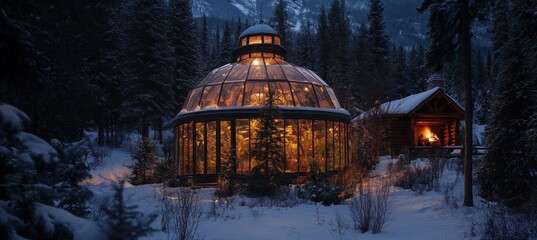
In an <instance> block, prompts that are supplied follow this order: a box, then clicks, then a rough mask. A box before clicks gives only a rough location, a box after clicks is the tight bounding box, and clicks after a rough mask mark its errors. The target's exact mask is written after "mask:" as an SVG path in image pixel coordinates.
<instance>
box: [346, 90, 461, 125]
mask: <svg viewBox="0 0 537 240" xmlns="http://www.w3.org/2000/svg"><path fill="white" fill-rule="evenodd" d="M440 96H442V97H443V99H445V100H446V101H447V103H448V104H449V105H451V106H453V108H454V109H455V110H456V111H458V112H464V108H463V107H462V105H461V104H459V103H458V102H457V101H456V100H455V99H453V98H452V97H451V96H449V95H448V94H447V93H445V92H444V90H443V89H442V88H440V87H435V88H432V89H430V90H427V91H424V92H420V93H416V94H413V95H410V96H407V97H404V98H401V99H396V100H393V101H389V102H385V103H382V104H381V105H380V106H379V110H380V111H381V112H382V113H384V114H388V115H406V116H408V115H412V114H413V113H415V112H416V111H417V110H419V109H420V108H421V107H422V106H424V105H425V104H427V103H428V102H430V100H432V99H434V98H435V97H440ZM370 111H372V110H369V111H366V112H364V113H362V114H361V115H360V116H358V117H356V118H355V119H353V121H356V120H358V119H361V118H363V117H364V116H365V115H364V114H368V113H369V112H370Z"/></svg>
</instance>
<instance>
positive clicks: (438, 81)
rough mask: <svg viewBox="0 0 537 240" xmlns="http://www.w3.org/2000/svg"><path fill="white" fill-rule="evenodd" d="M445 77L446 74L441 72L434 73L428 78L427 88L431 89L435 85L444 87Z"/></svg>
mask: <svg viewBox="0 0 537 240" xmlns="http://www.w3.org/2000/svg"><path fill="white" fill-rule="evenodd" d="M445 79H446V78H445V77H444V74H442V73H440V72H434V73H432V74H431V75H430V76H429V78H428V79H427V90H431V89H433V88H435V87H440V88H444V84H445Z"/></svg>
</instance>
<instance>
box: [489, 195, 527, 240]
mask: <svg viewBox="0 0 537 240" xmlns="http://www.w3.org/2000/svg"><path fill="white" fill-rule="evenodd" d="M483 211H484V219H483V222H482V226H481V238H483V239H532V238H535V237H537V232H536V230H535V229H537V217H536V216H535V209H534V207H532V208H529V211H525V212H516V211H513V210H511V209H509V208H508V207H506V206H505V205H503V204H492V203H487V204H486V205H485V207H484V208H483Z"/></svg>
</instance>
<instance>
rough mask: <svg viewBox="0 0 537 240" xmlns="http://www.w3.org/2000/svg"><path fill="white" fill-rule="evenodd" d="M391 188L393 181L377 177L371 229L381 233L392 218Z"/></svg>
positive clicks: (374, 232)
mask: <svg viewBox="0 0 537 240" xmlns="http://www.w3.org/2000/svg"><path fill="white" fill-rule="evenodd" d="M390 190H391V183H390V182H389V181H388V180H387V179H386V178H377V180H376V184H375V189H374V191H373V192H374V196H373V199H374V202H373V214H372V219H371V220H372V221H371V231H372V232H373V234H376V233H380V232H381V231H382V228H383V227H384V225H386V224H387V223H388V222H389V220H390V201H389V200H390V199H389V197H390Z"/></svg>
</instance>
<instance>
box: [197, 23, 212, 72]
mask: <svg viewBox="0 0 537 240" xmlns="http://www.w3.org/2000/svg"><path fill="white" fill-rule="evenodd" d="M199 35H200V41H199V45H200V46H199V48H200V51H199V60H200V61H199V62H200V74H206V73H207V72H208V71H210V70H211V55H210V42H209V28H208V26H207V16H205V15H203V17H202V18H201V28H200V30H199Z"/></svg>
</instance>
